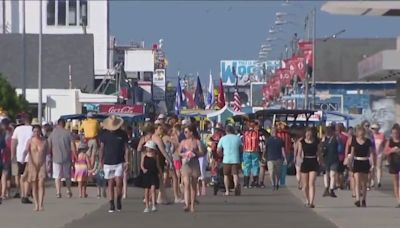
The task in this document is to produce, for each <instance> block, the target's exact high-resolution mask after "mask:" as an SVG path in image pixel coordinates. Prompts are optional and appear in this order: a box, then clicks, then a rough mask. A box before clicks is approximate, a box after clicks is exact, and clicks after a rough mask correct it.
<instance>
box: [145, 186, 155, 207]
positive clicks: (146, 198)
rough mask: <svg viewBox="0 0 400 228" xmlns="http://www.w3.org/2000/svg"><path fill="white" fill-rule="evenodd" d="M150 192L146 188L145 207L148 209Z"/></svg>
mask: <svg viewBox="0 0 400 228" xmlns="http://www.w3.org/2000/svg"><path fill="white" fill-rule="evenodd" d="M149 191H150V189H149V188H145V189H144V204H145V207H146V208H149V206H150V205H149V195H150V194H149ZM151 200H152V201H153V199H151Z"/></svg>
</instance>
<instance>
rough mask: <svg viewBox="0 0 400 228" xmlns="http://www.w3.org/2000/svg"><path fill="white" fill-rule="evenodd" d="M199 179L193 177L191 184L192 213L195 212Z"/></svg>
mask: <svg viewBox="0 0 400 228" xmlns="http://www.w3.org/2000/svg"><path fill="white" fill-rule="evenodd" d="M196 180H197V178H195V177H192V181H191V182H190V183H191V189H190V192H191V193H190V211H191V212H194V205H195V201H196V191H197V183H196V182H197V181H196Z"/></svg>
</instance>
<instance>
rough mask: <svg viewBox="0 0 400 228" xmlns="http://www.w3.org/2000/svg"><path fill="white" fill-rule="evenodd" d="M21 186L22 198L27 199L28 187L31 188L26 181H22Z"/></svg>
mask: <svg viewBox="0 0 400 228" xmlns="http://www.w3.org/2000/svg"><path fill="white" fill-rule="evenodd" d="M22 186H23V189H24V196H25V197H28V193H29V190H30V186H31V185H30V183H29V182H28V181H23V182H22Z"/></svg>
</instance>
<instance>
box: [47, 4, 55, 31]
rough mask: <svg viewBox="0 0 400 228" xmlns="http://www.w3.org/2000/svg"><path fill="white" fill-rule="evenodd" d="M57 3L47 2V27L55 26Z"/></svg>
mask: <svg viewBox="0 0 400 228" xmlns="http://www.w3.org/2000/svg"><path fill="white" fill-rule="evenodd" d="M55 15H56V1H55V0H49V1H48V2H47V25H55V23H56V18H55Z"/></svg>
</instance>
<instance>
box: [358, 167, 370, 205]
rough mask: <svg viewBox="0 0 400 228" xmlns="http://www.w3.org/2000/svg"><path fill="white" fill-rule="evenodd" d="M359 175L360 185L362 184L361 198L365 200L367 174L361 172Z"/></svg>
mask: <svg viewBox="0 0 400 228" xmlns="http://www.w3.org/2000/svg"><path fill="white" fill-rule="evenodd" d="M360 177H361V186H362V200H366V199H367V187H368V184H369V182H368V181H369V179H368V174H364V173H362V174H361V175H360Z"/></svg>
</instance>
